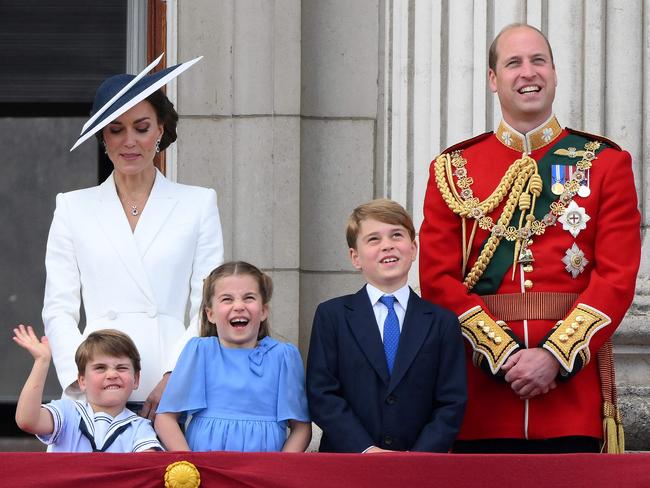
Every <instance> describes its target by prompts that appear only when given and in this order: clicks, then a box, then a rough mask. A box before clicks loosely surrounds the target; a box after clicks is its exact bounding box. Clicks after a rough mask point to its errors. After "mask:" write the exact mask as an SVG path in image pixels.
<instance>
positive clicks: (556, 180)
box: [551, 164, 566, 195]
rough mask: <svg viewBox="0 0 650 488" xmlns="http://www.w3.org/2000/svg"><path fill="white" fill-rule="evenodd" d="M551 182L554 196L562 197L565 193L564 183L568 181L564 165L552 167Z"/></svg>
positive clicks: (553, 165)
mask: <svg viewBox="0 0 650 488" xmlns="http://www.w3.org/2000/svg"><path fill="white" fill-rule="evenodd" d="M551 181H552V184H551V191H552V192H553V195H562V193H563V192H564V182H565V181H566V178H565V176H564V166H563V165H561V164H552V165H551Z"/></svg>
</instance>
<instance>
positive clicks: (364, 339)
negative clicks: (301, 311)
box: [345, 286, 389, 385]
mask: <svg viewBox="0 0 650 488" xmlns="http://www.w3.org/2000/svg"><path fill="white" fill-rule="evenodd" d="M345 314H346V317H345V318H346V321H347V324H348V327H349V328H350V331H351V332H352V335H353V336H354V337H355V338H356V340H357V342H358V343H359V346H360V347H361V350H362V351H363V353H364V354H365V356H366V358H367V359H368V362H369V363H370V364H371V365H372V367H373V368H374V370H375V371H376V372H377V374H378V375H379V377H380V378H381V380H382V381H383V382H384V384H386V385H388V380H389V378H388V366H387V365H386V355H385V354H384V345H383V343H382V341H381V334H380V333H379V328H378V327H377V321H376V320H375V313H374V312H373V310H372V305H371V304H370V298H369V297H368V292H367V291H366V287H365V286H364V287H363V288H361V290H359V291H358V292H357V293H356V294H355V295H352V297H351V299H350V300H349V301H347V302H346V303H345ZM351 374H354V372H351Z"/></svg>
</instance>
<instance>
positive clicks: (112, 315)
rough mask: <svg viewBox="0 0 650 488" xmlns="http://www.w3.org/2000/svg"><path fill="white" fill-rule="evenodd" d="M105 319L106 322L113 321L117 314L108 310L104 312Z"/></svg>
mask: <svg viewBox="0 0 650 488" xmlns="http://www.w3.org/2000/svg"><path fill="white" fill-rule="evenodd" d="M106 318H107V319H108V320H115V319H116V318H117V312H116V311H115V310H109V311H108V312H106Z"/></svg>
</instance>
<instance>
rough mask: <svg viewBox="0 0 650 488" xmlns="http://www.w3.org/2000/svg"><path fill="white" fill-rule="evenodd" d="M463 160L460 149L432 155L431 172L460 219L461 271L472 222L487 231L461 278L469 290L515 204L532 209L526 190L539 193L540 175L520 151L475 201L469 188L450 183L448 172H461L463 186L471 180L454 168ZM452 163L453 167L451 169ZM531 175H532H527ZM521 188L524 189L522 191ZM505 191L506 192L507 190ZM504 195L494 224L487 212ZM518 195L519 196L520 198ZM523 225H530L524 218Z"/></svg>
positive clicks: (495, 245) (493, 250)
mask: <svg viewBox="0 0 650 488" xmlns="http://www.w3.org/2000/svg"><path fill="white" fill-rule="evenodd" d="M465 163H466V161H465V159H464V158H462V156H461V155H460V151H456V152H454V153H452V154H451V157H450V155H449V154H442V155H440V156H438V158H437V159H436V163H435V174H436V184H437V186H438V190H440V194H441V195H442V198H443V200H444V201H445V203H446V204H447V206H448V207H449V208H450V209H451V211H452V212H454V213H456V214H457V215H459V216H460V217H461V218H462V219H463V238H462V239H463V273H464V271H465V266H466V264H467V260H468V259H469V253H470V251H471V248H472V243H473V240H474V235H475V231H476V224H477V223H478V225H479V226H480V227H481V228H483V229H490V231H491V232H490V237H489V238H488V241H487V242H486V244H485V246H484V247H483V250H482V251H481V254H480V255H479V257H478V259H477V260H476V263H474V266H473V267H472V269H471V270H470V272H469V273H468V274H467V276H466V277H465V281H464V282H463V284H464V285H465V286H466V287H467V288H468V289H470V290H471V289H472V288H473V287H474V285H476V283H477V282H478V280H479V279H480V277H481V276H482V275H483V273H484V272H485V269H486V268H487V265H488V264H489V263H490V260H491V259H492V257H493V256H494V252H495V251H496V249H497V247H498V246H499V244H500V242H501V239H502V238H503V237H504V236H505V233H506V228H507V227H508V224H509V223H510V220H511V219H512V215H513V213H514V210H515V207H516V206H517V204H518V203H519V204H520V207H525V209H526V210H530V209H531V207H532V209H534V204H531V197H530V194H529V193H528V192H532V193H533V195H534V196H535V197H536V196H538V195H539V193H540V192H541V178H540V177H539V175H538V174H537V162H536V161H535V160H534V159H533V158H531V157H530V156H528V155H526V154H524V155H523V156H522V157H521V159H517V160H516V161H514V162H513V163H512V164H511V165H510V167H509V168H508V170H507V171H506V173H505V175H504V176H503V178H502V179H501V181H500V182H499V184H498V185H497V187H496V189H495V190H494V191H493V192H492V194H491V195H490V196H489V197H487V198H486V199H485V200H483V201H479V199H478V198H476V197H474V196H472V194H471V191H469V192H462V193H461V194H459V193H458V192H457V191H456V188H455V187H454V186H453V179H452V174H457V175H458V176H460V175H462V176H461V177H460V178H459V182H458V183H459V187H461V188H463V187H465V188H467V189H468V188H469V185H471V184H472V183H473V181H472V179H471V178H469V177H467V176H466V172H465V171H461V172H460V175H459V174H458V173H459V172H458V168H462V169H463V170H464V168H463V166H464V165H465ZM452 167H455V168H456V170H453V169H452ZM533 176H535V178H531V177H533ZM538 180H539V181H538ZM527 183H528V185H527ZM524 189H526V192H525V193H524ZM508 192H510V193H509V194H508ZM522 194H523V195H522ZM506 195H508V200H507V201H506V205H505V207H504V209H503V212H502V213H501V216H500V217H499V219H498V220H497V222H496V224H494V223H493V221H492V219H491V218H490V217H488V216H487V214H488V213H490V212H491V211H492V210H494V209H495V208H496V207H498V206H499V205H500V204H501V202H502V201H503V199H504V198H505V197H506ZM520 197H523V198H521V200H520ZM522 210H524V208H522ZM467 217H471V218H474V219H475V223H474V228H473V230H472V234H471V236H470V239H469V242H466V238H465V232H464V229H465V225H466V224H465V219H466V218H467ZM522 219H523V216H522ZM522 223H523V221H522V222H520V227H521V224H522ZM527 226H530V222H529V221H528V220H527ZM515 255H516V254H515Z"/></svg>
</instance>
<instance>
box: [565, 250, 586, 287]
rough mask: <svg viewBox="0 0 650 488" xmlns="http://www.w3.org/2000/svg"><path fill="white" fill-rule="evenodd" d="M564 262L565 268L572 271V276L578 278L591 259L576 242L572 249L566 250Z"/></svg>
mask: <svg viewBox="0 0 650 488" xmlns="http://www.w3.org/2000/svg"><path fill="white" fill-rule="evenodd" d="M562 262H563V263H564V265H565V266H564V269H566V270H567V271H568V272H569V273H571V276H572V277H574V278H577V277H578V275H579V274H580V273H582V272H583V271H584V270H585V266H587V264H589V260H588V259H587V258H586V257H585V254H584V253H583V252H582V251H581V250H580V248H579V247H578V246H577V245H576V243H575V242H574V243H573V246H571V249H567V250H566V252H565V255H564V257H563V258H562Z"/></svg>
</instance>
